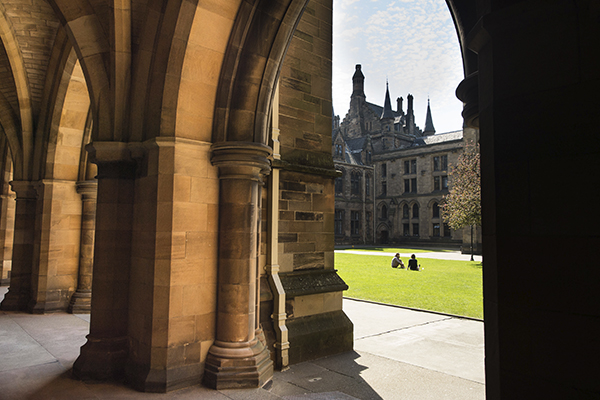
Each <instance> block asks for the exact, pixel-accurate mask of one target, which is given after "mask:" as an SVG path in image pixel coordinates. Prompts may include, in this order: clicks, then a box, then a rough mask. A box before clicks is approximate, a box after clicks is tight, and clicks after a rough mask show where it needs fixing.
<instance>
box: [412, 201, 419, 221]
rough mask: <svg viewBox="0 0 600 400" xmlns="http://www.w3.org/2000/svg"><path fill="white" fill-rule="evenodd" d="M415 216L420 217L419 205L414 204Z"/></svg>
mask: <svg viewBox="0 0 600 400" xmlns="http://www.w3.org/2000/svg"><path fill="white" fill-rule="evenodd" d="M413 218H419V205H418V204H415V205H413Z"/></svg>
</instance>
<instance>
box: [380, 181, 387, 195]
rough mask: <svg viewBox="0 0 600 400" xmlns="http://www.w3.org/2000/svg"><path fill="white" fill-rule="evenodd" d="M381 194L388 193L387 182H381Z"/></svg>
mask: <svg viewBox="0 0 600 400" xmlns="http://www.w3.org/2000/svg"><path fill="white" fill-rule="evenodd" d="M381 195H382V196H385V195H387V183H385V182H381Z"/></svg>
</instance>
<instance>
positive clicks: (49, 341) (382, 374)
mask: <svg viewBox="0 0 600 400" xmlns="http://www.w3.org/2000/svg"><path fill="white" fill-rule="evenodd" d="M5 292H6V287H2V288H0V298H3V297H4V294H5ZM344 310H345V311H346V313H347V315H348V316H349V318H350V319H351V320H352V321H353V323H354V329H355V334H354V337H355V341H354V351H352V352H348V353H344V354H340V355H337V356H332V357H326V358H322V359H319V360H315V361H311V362H304V363H301V364H297V365H293V366H292V367H291V368H290V369H288V370H286V371H284V372H276V373H275V375H274V377H273V380H272V381H271V382H270V383H268V384H267V385H265V387H263V388H260V389H249V390H219V391H217V390H212V389H207V388H204V387H202V386H194V387H190V388H186V389H182V390H177V391H174V392H170V393H166V394H156V393H140V392H136V391H135V390H133V389H131V388H129V387H127V386H125V385H123V384H119V383H103V382H81V381H77V380H74V379H72V377H71V368H72V365H73V362H74V361H75V359H76V358H77V355H78V354H79V347H80V346H81V345H83V344H84V343H85V335H86V334H87V333H88V331H89V324H88V321H89V318H88V317H89V316H83V315H81V316H79V315H71V314H62V313H59V314H50V315H32V314H25V313H15V312H1V311H0V399H1V400H13V399H14V400H25V399H32V400H33V399H35V400H44V399H60V400H62V399H77V400H80V399H210V400H225V399H240V400H253V399H257V400H259V399H260V400H264V399H266V400H271V399H285V400H309V399H310V400H315V399H318V400H330V399H335V400H352V399H361V400H379V399H386V400H387V399H391V400H396V399H399V400H429V399H431V400H439V399H455V400H471V399H472V400H482V399H484V398H485V385H484V374H483V323H481V322H478V321H471V320H464V319H458V318H453V317H447V316H443V315H437V314H432V313H427V312H420V311H413V310H407V309H403V308H399V307H393V306H386V305H378V304H373V303H368V302H362V301H355V300H349V299H345V300H344ZM292 345H293V344H292Z"/></svg>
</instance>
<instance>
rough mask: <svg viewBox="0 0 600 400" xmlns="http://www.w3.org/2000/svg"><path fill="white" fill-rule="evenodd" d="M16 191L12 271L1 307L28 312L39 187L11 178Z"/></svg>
mask: <svg viewBox="0 0 600 400" xmlns="http://www.w3.org/2000/svg"><path fill="white" fill-rule="evenodd" d="M10 184H11V186H12V189H13V191H14V192H15V193H16V195H17V197H16V201H17V204H16V208H15V236H14V242H13V257H12V271H11V279H10V287H9V289H8V293H6V296H5V297H4V301H2V305H1V308H2V310H6V311H25V310H27V305H28V303H29V300H30V298H31V272H32V263H33V254H34V239H35V216H36V204H37V197H38V194H37V190H36V185H35V183H32V182H30V181H12V182H11V183H10Z"/></svg>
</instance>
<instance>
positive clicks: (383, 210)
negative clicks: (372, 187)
mask: <svg viewBox="0 0 600 400" xmlns="http://www.w3.org/2000/svg"><path fill="white" fill-rule="evenodd" d="M387 217H388V212H387V206H386V205H385V204H384V205H383V206H382V207H381V218H382V219H387Z"/></svg>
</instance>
